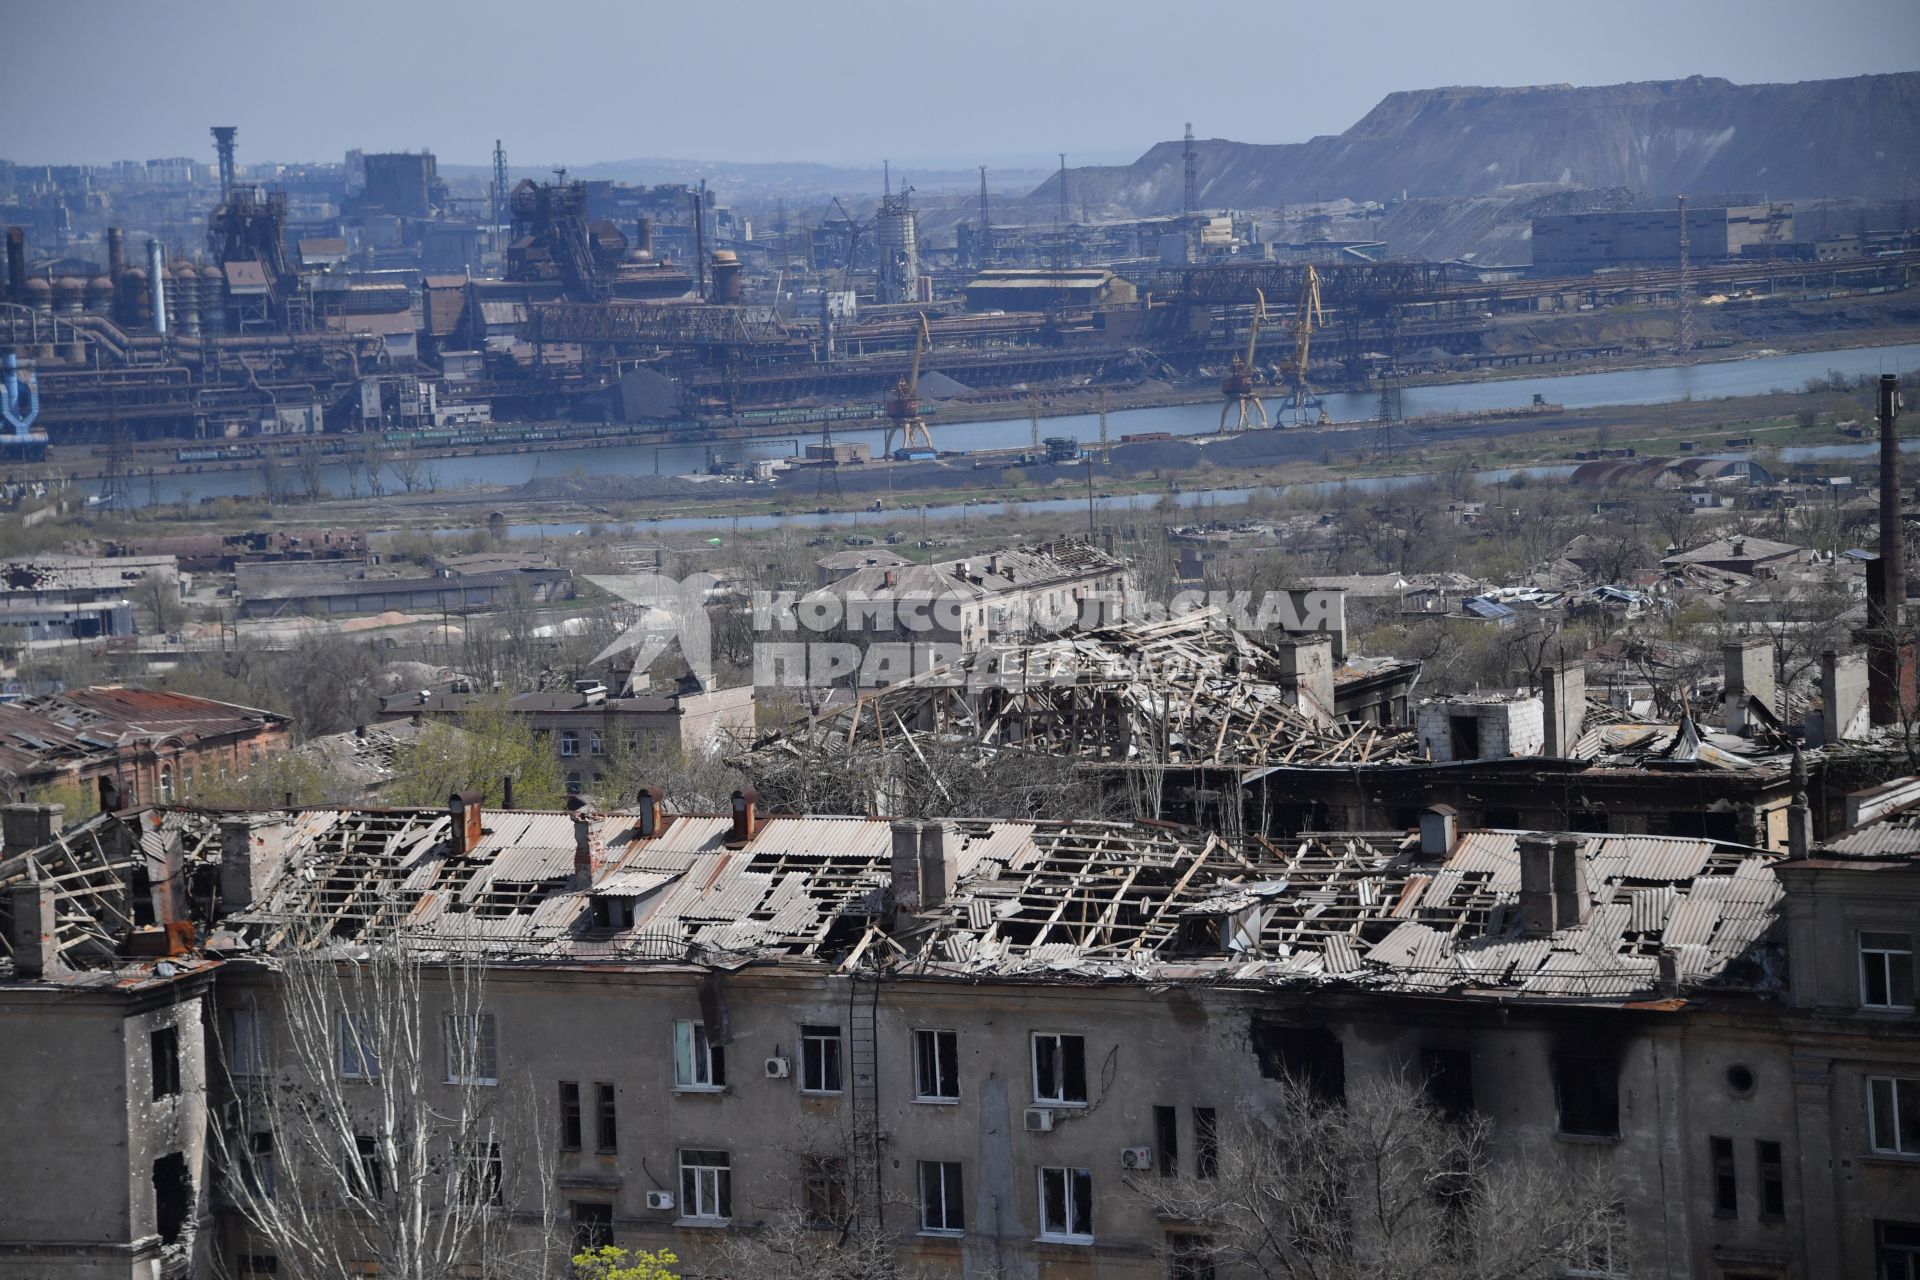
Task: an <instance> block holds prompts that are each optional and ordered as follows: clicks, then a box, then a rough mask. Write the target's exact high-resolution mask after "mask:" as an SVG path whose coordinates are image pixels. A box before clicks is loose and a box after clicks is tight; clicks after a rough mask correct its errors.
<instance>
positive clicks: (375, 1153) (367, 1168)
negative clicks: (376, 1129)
mask: <svg viewBox="0 0 1920 1280" xmlns="http://www.w3.org/2000/svg"><path fill="white" fill-rule="evenodd" d="M351 1168H352V1171H353V1180H354V1190H355V1191H357V1192H358V1193H359V1194H361V1195H363V1196H365V1197H366V1198H367V1199H369V1200H385V1199H386V1198H387V1167H386V1164H385V1162H384V1161H382V1160H381V1158H380V1140H379V1139H378V1138H376V1137H374V1136H373V1135H371V1134H365V1133H363V1134H359V1135H357V1136H356V1137H355V1138H354V1140H353V1164H352V1166H351Z"/></svg>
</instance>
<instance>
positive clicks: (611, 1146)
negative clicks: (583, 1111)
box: [593, 1084, 620, 1151]
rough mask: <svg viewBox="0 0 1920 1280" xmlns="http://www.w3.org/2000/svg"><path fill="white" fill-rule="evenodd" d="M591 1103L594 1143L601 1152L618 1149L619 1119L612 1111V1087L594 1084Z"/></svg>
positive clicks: (617, 1114) (613, 1104) (616, 1113)
mask: <svg viewBox="0 0 1920 1280" xmlns="http://www.w3.org/2000/svg"><path fill="white" fill-rule="evenodd" d="M593 1102H594V1114H595V1120H596V1127H597V1129H598V1137H597V1138H596V1142H597V1145H598V1149H599V1150H601V1151H618V1150H619V1149H620V1117H619V1113H618V1112H616V1111H615V1110H614V1106H615V1103H614V1097H613V1086H612V1085H610V1084H596V1085H595V1086H593Z"/></svg>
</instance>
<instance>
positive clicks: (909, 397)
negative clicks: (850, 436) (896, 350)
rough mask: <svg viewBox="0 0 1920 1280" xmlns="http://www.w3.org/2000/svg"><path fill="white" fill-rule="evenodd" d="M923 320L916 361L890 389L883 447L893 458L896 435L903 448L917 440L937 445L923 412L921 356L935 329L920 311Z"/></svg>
mask: <svg viewBox="0 0 1920 1280" xmlns="http://www.w3.org/2000/svg"><path fill="white" fill-rule="evenodd" d="M919 320H920V326H919V329H918V330H917V331H916V332H915V333H914V335H913V364H912V366H911V367H910V368H909V369H908V371H907V376H906V377H904V378H902V379H900V381H898V382H896V383H894V384H893V390H892V391H889V392H888V393H887V403H886V415H887V425H886V433H885V436H884V437H883V444H882V446H881V448H882V450H883V451H884V452H885V453H886V455H887V457H889V458H891V457H892V456H893V441H894V438H895V437H896V436H898V437H899V439H900V447H901V448H903V449H911V448H913V447H914V444H915V442H916V441H917V442H918V443H919V445H920V447H921V448H923V449H931V448H933V433H932V432H931V431H929V430H928V429H927V420H926V419H925V418H923V417H921V416H920V359H921V357H922V356H924V355H926V353H927V348H929V347H931V346H932V345H933V332H932V330H930V329H929V328H928V327H927V313H926V312H924V311H922V312H920V313H919Z"/></svg>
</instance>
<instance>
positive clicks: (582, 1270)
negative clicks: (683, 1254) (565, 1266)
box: [573, 1244, 680, 1280]
mask: <svg viewBox="0 0 1920 1280" xmlns="http://www.w3.org/2000/svg"><path fill="white" fill-rule="evenodd" d="M679 1261H680V1259H679V1258H678V1257H676V1256H674V1252H673V1250H671V1249H662V1250H661V1251H660V1252H658V1253H649V1252H648V1251H647V1250H645V1249H642V1250H640V1251H639V1252H638V1253H628V1252H627V1251H626V1250H625V1249H622V1248H620V1247H619V1246H618V1245H611V1244H605V1245H601V1246H600V1247H599V1248H598V1249H587V1250H584V1251H582V1252H580V1253H576V1254H574V1255H573V1274H574V1276H575V1280H676V1277H677V1273H676V1272H674V1271H673V1270H672V1267H673V1265H674V1264H675V1263H677V1262H679Z"/></svg>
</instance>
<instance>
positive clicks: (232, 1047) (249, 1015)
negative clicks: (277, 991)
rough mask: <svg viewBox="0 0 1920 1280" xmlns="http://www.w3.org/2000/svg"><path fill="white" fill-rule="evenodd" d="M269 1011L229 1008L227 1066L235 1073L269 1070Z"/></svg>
mask: <svg viewBox="0 0 1920 1280" xmlns="http://www.w3.org/2000/svg"><path fill="white" fill-rule="evenodd" d="M269 1025H270V1024H269V1023H268V1021H267V1015H266V1014H264V1013H262V1012H260V1010H258V1009H231V1010H228V1012H227V1033H228V1041H229V1043H228V1047H227V1070H228V1072H230V1073H231V1074H233V1075H236V1076H260V1075H265V1074H266V1073H267V1037H268V1034H269V1032H268V1027H269Z"/></svg>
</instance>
